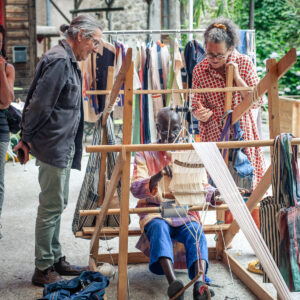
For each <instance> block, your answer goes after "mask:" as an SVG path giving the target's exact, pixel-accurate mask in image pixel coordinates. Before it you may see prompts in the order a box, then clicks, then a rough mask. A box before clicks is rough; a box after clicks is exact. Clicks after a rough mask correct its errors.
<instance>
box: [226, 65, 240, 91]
mask: <svg viewBox="0 0 300 300" xmlns="http://www.w3.org/2000/svg"><path fill="white" fill-rule="evenodd" d="M229 65H232V66H233V80H234V82H235V84H236V85H238V82H239V81H240V79H241V76H240V72H239V66H238V64H236V63H234V62H229V63H227V64H226V72H227V69H228V66H229Z"/></svg>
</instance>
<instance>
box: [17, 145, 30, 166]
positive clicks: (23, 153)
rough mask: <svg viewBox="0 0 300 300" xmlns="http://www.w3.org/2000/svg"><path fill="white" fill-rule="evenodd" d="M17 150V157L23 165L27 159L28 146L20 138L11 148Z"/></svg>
mask: <svg viewBox="0 0 300 300" xmlns="http://www.w3.org/2000/svg"><path fill="white" fill-rule="evenodd" d="M13 150H14V151H15V152H17V157H18V160H19V162H20V163H21V165H25V164H26V163H27V162H28V160H29V150H30V148H29V146H28V144H26V143H25V142H23V141H22V140H21V141H19V143H18V145H17V146H16V147H14V149H13Z"/></svg>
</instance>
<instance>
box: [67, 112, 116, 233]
mask: <svg viewBox="0 0 300 300" xmlns="http://www.w3.org/2000/svg"><path fill="white" fill-rule="evenodd" d="M101 121H102V118H101V116H100V118H99V119H98V121H97V122H96V124H95V128H94V134H93V142H92V145H101V144H102V140H103V133H104V132H103V130H106V135H107V144H108V145H115V144H116V142H115V135H114V128H113V122H112V119H111V117H109V118H108V119H107V121H106V126H105V129H103V127H102V125H101ZM101 157H102V153H101V152H93V153H91V154H90V156H89V160H88V164H87V167H86V172H85V176H84V179H83V183H82V186H81V190H80V193H79V196H78V200H77V204H76V209H75V212H74V217H73V223H72V230H73V233H74V234H75V233H76V232H77V231H80V230H82V228H83V227H84V226H87V227H89V226H92V225H93V223H94V221H95V216H84V217H80V216H79V210H82V209H96V208H97V207H98V199H99V194H98V186H99V174H100V167H101V164H100V162H101ZM116 158H117V154H116V153H114V152H108V153H107V160H106V163H107V167H106V177H107V179H108V180H109V179H110V178H111V175H112V172H113V169H114V166H115V164H116ZM117 192H118V195H119V199H120V195H121V194H120V183H119V184H118V186H117ZM119 218H120V216H117V215H114V216H112V217H111V216H107V219H106V221H105V224H106V225H111V226H119V225H118V224H119Z"/></svg>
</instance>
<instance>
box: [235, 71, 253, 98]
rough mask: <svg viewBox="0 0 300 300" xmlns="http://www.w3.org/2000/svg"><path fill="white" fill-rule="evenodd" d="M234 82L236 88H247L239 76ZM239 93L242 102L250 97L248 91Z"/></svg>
mask: <svg viewBox="0 0 300 300" xmlns="http://www.w3.org/2000/svg"><path fill="white" fill-rule="evenodd" d="M234 82H235V85H236V86H237V87H248V85H247V83H246V82H245V81H244V80H243V78H242V77H240V76H239V77H238V78H237V79H236V80H235V81H234ZM240 93H241V96H242V99H243V100H246V99H248V98H249V97H250V92H249V91H240Z"/></svg>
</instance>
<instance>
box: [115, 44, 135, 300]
mask: <svg viewBox="0 0 300 300" xmlns="http://www.w3.org/2000/svg"><path fill="white" fill-rule="evenodd" d="M129 49H131V48H129ZM127 53H128V52H127ZM124 91H125V94H124V95H125V96H124V110H123V144H131V129H132V101H133V93H132V91H133V62H132V61H131V60H130V67H129V69H128V72H127V74H126V80H125V86H124ZM124 153H126V154H125V155H126V162H125V164H124V168H123V173H122V182H121V186H122V190H121V204H120V209H121V214H120V238H119V252H120V254H119V277H118V300H123V299H126V297H127V262H128V221H129V220H128V219H129V218H128V215H129V194H130V191H129V188H130V158H131V153H130V152H125V150H124Z"/></svg>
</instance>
